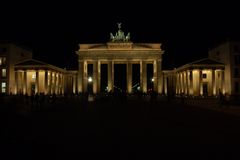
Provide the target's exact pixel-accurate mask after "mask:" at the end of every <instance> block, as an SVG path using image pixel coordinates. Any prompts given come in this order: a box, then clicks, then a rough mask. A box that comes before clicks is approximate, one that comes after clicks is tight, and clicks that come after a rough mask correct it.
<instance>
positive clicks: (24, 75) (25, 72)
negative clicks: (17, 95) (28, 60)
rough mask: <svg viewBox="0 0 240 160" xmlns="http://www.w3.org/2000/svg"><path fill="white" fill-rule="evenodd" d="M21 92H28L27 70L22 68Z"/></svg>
mask: <svg viewBox="0 0 240 160" xmlns="http://www.w3.org/2000/svg"><path fill="white" fill-rule="evenodd" d="M23 93H24V94H28V90H27V70H24V73H23Z"/></svg>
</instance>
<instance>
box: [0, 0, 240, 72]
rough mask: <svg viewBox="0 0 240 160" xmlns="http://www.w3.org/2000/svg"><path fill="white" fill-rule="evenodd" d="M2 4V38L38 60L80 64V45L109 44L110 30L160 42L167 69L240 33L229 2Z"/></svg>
mask: <svg viewBox="0 0 240 160" xmlns="http://www.w3.org/2000/svg"><path fill="white" fill-rule="evenodd" d="M10 3H11V2H4V3H3V4H2V5H1V6H4V7H1V11H0V13H1V21H0V29H1V30H0V40H1V41H6V40H10V41H15V42H18V43H20V44H23V45H26V46H28V47H30V48H32V49H33V54H34V58H36V59H39V60H42V61H45V62H48V63H51V64H54V65H57V66H60V67H68V68H74V67H75V68H76V65H77V57H76V54H75V50H77V49H78V44H79V43H105V42H107V41H108V40H109V32H114V33H115V31H116V30H117V25H116V23H117V22H122V29H123V31H125V32H131V40H132V41H133V42H149V43H151V42H153V43H156V42H159V43H162V44H163V49H164V50H165V51H166V52H165V54H164V57H163V58H164V59H163V68H164V69H167V68H172V67H176V66H179V65H181V64H184V63H187V62H191V61H193V60H196V59H199V58H204V57H206V56H207V51H208V48H209V47H211V46H213V45H215V44H217V43H219V42H222V41H223V40H225V39H227V38H237V37H240V29H239V28H240V25H239V24H238V23H239V15H240V14H239V11H238V8H237V7H238V5H237V4H233V3H231V2H223V3H221V2H218V3H209V2H208V3H207V2H203V1H201V2H199V3H198V2H196V1H194V2H192V3H190V2H184V1H181V2H177V3H176V2H170V1H167V2H165V1H151V0H148V1H145V2H137V1H135V2H132V1H111V2H110V1H109V2H105V1H98V2H96V1H79V2H70V1H66V2H60V1H56V2H53V1H52V2H50V1H48V2H44V1H41V3H39V2H36V1H34V2H22V1H21V2H18V3H16V2H15V3H12V4H10Z"/></svg>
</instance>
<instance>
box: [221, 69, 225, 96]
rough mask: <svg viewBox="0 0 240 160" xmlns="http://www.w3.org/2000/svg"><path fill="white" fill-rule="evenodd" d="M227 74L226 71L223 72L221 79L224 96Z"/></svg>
mask: <svg viewBox="0 0 240 160" xmlns="http://www.w3.org/2000/svg"><path fill="white" fill-rule="evenodd" d="M224 74H225V72H224V70H222V72H221V76H222V77H221V78H222V84H221V88H222V93H223V94H225V92H226V87H225V75H224Z"/></svg>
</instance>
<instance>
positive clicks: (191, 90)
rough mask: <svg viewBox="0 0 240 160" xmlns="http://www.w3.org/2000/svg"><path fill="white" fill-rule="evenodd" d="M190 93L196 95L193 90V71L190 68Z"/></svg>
mask: <svg viewBox="0 0 240 160" xmlns="http://www.w3.org/2000/svg"><path fill="white" fill-rule="evenodd" d="M189 93H190V95H192V96H193V95H194V92H193V71H192V70H190V71H189Z"/></svg>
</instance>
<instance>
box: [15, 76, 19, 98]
mask: <svg viewBox="0 0 240 160" xmlns="http://www.w3.org/2000/svg"><path fill="white" fill-rule="evenodd" d="M18 79H19V78H18V71H15V94H18V88H19V87H18V82H19V80H18Z"/></svg>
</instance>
